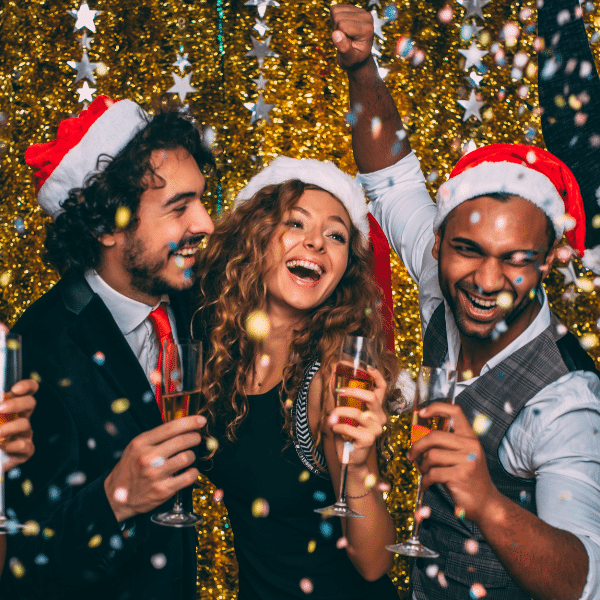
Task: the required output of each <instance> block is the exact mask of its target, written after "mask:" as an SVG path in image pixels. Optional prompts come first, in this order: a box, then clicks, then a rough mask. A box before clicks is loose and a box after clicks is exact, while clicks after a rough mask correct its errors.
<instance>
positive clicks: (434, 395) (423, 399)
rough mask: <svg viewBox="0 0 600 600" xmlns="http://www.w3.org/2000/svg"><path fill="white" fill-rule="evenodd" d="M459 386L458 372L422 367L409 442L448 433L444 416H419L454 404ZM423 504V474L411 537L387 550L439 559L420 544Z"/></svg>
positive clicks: (413, 408) (434, 552)
mask: <svg viewBox="0 0 600 600" xmlns="http://www.w3.org/2000/svg"><path fill="white" fill-rule="evenodd" d="M455 385H456V371H451V370H448V369H436V368H432V367H421V368H420V369H419V373H418V374H417V382H416V387H415V399H414V403H413V407H412V424H411V430H410V441H411V443H412V444H414V443H415V442H416V441H418V440H420V439H421V438H422V437H424V436H426V435H427V434H428V433H430V432H431V431H433V430H446V429H447V419H445V418H443V417H437V416H436V417H429V418H428V419H424V418H422V417H420V416H419V411H420V410H421V409H422V408H425V407H426V406H429V405H430V404H433V403H434V402H446V403H449V404H452V403H453V402H454V386H455ZM422 501H423V491H422V489H421V475H420V474H419V482H418V485H417V499H416V501H415V516H414V526H413V530H412V535H411V536H410V537H409V538H408V539H407V540H406V541H405V542H402V543H401V544H394V545H392V546H387V549H388V550H390V551H392V552H396V553H397V554H404V555H405V556H418V557H421V558H437V557H438V556H439V554H438V553H437V552H436V551H435V550H431V549H430V548H427V547H425V546H423V545H422V544H421V542H419V525H420V522H421V519H419V509H420V508H421V502H422Z"/></svg>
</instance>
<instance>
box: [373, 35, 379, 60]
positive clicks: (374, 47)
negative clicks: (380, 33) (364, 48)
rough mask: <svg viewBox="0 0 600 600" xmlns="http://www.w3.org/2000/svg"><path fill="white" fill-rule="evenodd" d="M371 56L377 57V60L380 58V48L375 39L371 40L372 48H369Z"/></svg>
mask: <svg viewBox="0 0 600 600" xmlns="http://www.w3.org/2000/svg"><path fill="white" fill-rule="evenodd" d="M371 54H372V55H373V56H379V58H381V46H380V45H379V42H378V41H377V38H376V37H374V38H373V47H372V48H371Z"/></svg>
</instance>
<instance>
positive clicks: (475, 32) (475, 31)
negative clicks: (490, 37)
mask: <svg viewBox="0 0 600 600" xmlns="http://www.w3.org/2000/svg"><path fill="white" fill-rule="evenodd" d="M484 29H485V28H484V27H483V26H481V27H479V25H477V23H475V19H472V20H471V30H472V31H473V35H474V36H475V37H479V34H480V33H481V32H482V31H483V30H484Z"/></svg>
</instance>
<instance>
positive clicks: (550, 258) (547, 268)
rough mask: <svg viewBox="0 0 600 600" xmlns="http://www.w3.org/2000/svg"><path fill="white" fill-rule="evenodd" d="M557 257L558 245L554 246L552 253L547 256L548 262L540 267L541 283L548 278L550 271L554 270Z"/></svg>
mask: <svg viewBox="0 0 600 600" xmlns="http://www.w3.org/2000/svg"><path fill="white" fill-rule="evenodd" d="M555 257H556V244H554V246H553V247H552V250H550V252H548V254H547V255H546V260H545V261H544V264H542V265H540V273H541V274H542V279H541V281H544V279H546V277H548V273H550V269H551V268H552V263H553V262H554V259H555Z"/></svg>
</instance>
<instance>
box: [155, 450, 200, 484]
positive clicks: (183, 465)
mask: <svg viewBox="0 0 600 600" xmlns="http://www.w3.org/2000/svg"><path fill="white" fill-rule="evenodd" d="M195 460H196V454H195V453H194V452H193V451H192V450H185V451H183V452H179V453H178V454H175V455H174V456H172V457H171V458H169V459H168V460H165V461H163V462H162V463H161V462H160V460H157V461H156V462H155V464H156V465H158V464H160V466H157V467H156V468H157V469H158V471H157V476H158V477H159V478H160V479H164V478H167V477H172V476H173V475H174V474H175V473H178V472H179V471H181V470H183V469H187V467H190V466H191V465H193V464H194V461H195Z"/></svg>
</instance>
